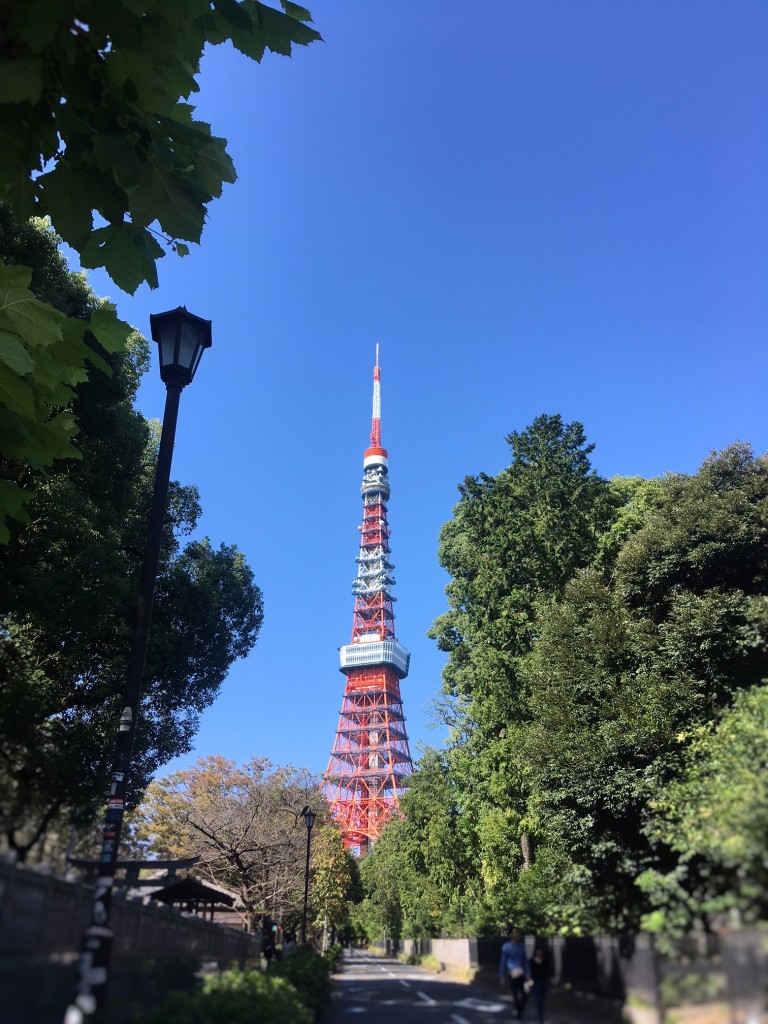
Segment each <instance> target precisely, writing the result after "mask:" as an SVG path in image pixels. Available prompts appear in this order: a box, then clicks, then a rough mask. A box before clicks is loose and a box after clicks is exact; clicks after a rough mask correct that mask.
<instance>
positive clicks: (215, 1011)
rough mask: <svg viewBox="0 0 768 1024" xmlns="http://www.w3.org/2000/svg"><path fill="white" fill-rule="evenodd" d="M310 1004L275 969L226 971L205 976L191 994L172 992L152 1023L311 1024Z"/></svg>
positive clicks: (157, 1011)
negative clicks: (212, 975) (270, 970)
mask: <svg viewBox="0 0 768 1024" xmlns="http://www.w3.org/2000/svg"><path fill="white" fill-rule="evenodd" d="M307 1005H308V1003H307V1001H306V1000H303V999H302V998H301V997H300V996H299V993H298V992H297V990H296V988H295V987H294V986H293V985H292V984H291V983H290V982H289V981H288V980H287V979H286V978H284V977H282V978H281V977H275V976H274V973H273V972H270V973H269V974H261V973H259V972H256V971H227V972H226V973H224V974H222V975H220V976H218V977H209V978H205V980H204V981H203V986H202V989H201V990H200V991H199V992H195V993H194V994H192V995H190V994H189V993H187V992H172V993H171V994H170V995H169V996H168V998H167V999H165V1000H164V1001H163V1002H162V1003H161V1005H160V1006H159V1007H158V1008H157V1010H156V1011H155V1012H154V1014H153V1015H152V1018H151V1021H150V1024H312V1021H313V1013H312V1011H311V1010H310V1009H307Z"/></svg>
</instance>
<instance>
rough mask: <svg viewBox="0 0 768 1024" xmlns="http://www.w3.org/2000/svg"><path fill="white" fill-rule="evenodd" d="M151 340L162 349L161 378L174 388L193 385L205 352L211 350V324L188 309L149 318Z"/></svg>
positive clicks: (172, 310) (169, 311) (180, 308)
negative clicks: (207, 349)
mask: <svg viewBox="0 0 768 1024" xmlns="http://www.w3.org/2000/svg"><path fill="white" fill-rule="evenodd" d="M149 324H150V328H151V331H152V340H153V341H156V342H157V345H158V348H159V349H160V377H161V378H162V380H163V383H164V384H165V385H166V386H168V385H170V386H171V387H177V388H184V387H186V386H187V384H191V382H192V378H193V377H194V376H195V370H197V367H198V365H199V363H200V359H201V358H202V355H203V349H206V348H210V347H211V321H210V320H203V319H202V318H201V317H199V316H195V315H194V313H188V312H187V309H186V307H185V306H178V307H177V308H176V309H170V310H168V312H167V313H154V314H153V315H151V316H150V318H149Z"/></svg>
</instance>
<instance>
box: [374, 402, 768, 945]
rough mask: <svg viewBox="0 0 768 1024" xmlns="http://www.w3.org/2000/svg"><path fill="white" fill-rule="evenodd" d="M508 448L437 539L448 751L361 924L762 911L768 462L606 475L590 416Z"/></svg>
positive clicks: (543, 923) (381, 871)
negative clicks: (588, 429)
mask: <svg viewBox="0 0 768 1024" xmlns="http://www.w3.org/2000/svg"><path fill="white" fill-rule="evenodd" d="M509 440H510V445H511V448H512V462H511V465H510V467H509V468H508V469H505V470H503V471H502V472H501V473H500V474H498V476H496V477H495V478H494V477H487V476H480V477H470V478H468V479H467V480H466V481H465V482H464V484H463V485H462V486H461V488H460V492H461V500H460V502H459V504H458V505H457V506H456V508H455V509H454V518H453V520H452V521H451V522H449V523H448V524H446V526H445V527H444V528H443V532H442V535H441V549H440V552H441V560H442V562H443V565H444V566H445V567H446V568H447V569H448V571H449V572H450V573H451V576H452V580H451V582H450V584H449V586H448V590H447V593H448V600H449V606H450V607H449V611H448V612H447V613H446V614H445V615H443V616H442V617H441V618H440V619H438V620H437V622H436V623H435V626H434V627H433V635H434V636H435V638H436V639H437V641H438V643H439V645H440V646H441V648H442V649H443V650H445V651H447V652H448V654H449V661H448V665H447V667H446V670H445V674H444V685H445V691H446V694H445V697H444V700H443V703H442V705H440V708H441V710H442V712H443V717H444V719H445V721H446V722H447V723H448V724H449V726H450V738H449V743H448V747H447V749H446V751H445V752H444V753H442V754H439V755H438V754H437V753H436V752H430V753H428V754H427V755H426V756H425V757H424V758H423V760H422V762H421V764H420V765H419V766H417V770H416V772H415V774H414V776H413V779H412V785H411V790H410V792H409V794H408V795H407V796H406V798H405V799H404V801H403V809H404V811H405V819H404V820H402V821H400V822H397V823H396V824H394V825H393V826H391V831H390V828H388V829H387V831H385V833H384V835H383V836H382V840H381V843H380V846H381V851H379V850H378V849H374V852H373V854H372V855H371V861H372V864H371V867H370V868H364V871H363V880H364V882H366V884H367V886H368V891H367V898H366V904H365V905H366V906H368V908H369V909H368V911H367V916H368V920H371V921H378V924H377V926H378V927H381V926H382V923H383V921H384V919H385V917H386V920H387V921H388V922H389V927H392V923H393V922H399V924H398V927H401V928H402V930H403V932H404V933H406V934H408V933H411V934H415V935H416V934H423V931H422V929H423V928H424V927H425V922H426V921H427V918H425V916H424V915H423V914H422V915H421V916H420V915H419V914H418V913H416V912H414V909H413V908H414V907H418V905H419V901H422V902H423V901H425V900H426V901H429V900H430V898H431V894H432V893H434V894H436V897H437V898H436V899H434V900H433V902H432V903H431V905H432V906H435V907H437V908H438V910H437V913H436V915H435V916H434V918H432V919H431V923H430V927H431V928H432V929H433V931H432V934H437V933H438V932H439V930H441V929H446V930H448V931H452V932H462V931H464V932H466V931H470V932H475V933H477V932H478V931H482V930H486V929H488V928H497V929H501V928H502V927H503V924H504V922H505V921H508V920H510V919H514V920H516V921H517V923H518V924H520V925H521V926H522V927H527V928H530V929H532V930H537V931H539V932H540V933H542V932H547V931H550V932H551V931H562V932H566V933H568V932H570V933H573V932H576V933H578V932H584V931H587V930H592V931H594V930H598V929H611V930H615V929H634V928H637V927H639V926H640V925H641V924H642V923H644V924H645V925H646V926H648V927H653V928H655V929H657V930H664V931H667V932H672V931H674V930H675V929H677V930H678V931H679V930H681V929H684V928H691V927H694V925H697V924H698V926H703V927H705V928H706V927H711V926H712V922H713V919H714V916H715V915H716V914H717V913H722V912H723V910H724V909H726V908H728V909H730V910H731V911H732V912H738V913H739V914H741V915H742V917H743V918H744V919H746V920H752V921H754V920H757V919H764V918H765V916H766V907H765V904H764V900H763V898H762V895H760V894H761V893H764V891H765V878H764V864H763V860H762V859H761V857H762V856H763V854H760V853H759V852H758V850H759V848H760V843H761V840H760V839H759V836H760V835H762V833H761V829H762V828H763V823H762V802H763V798H762V793H763V789H764V787H763V786H762V782H761V779H762V773H763V772H764V766H765V757H766V743H765V736H766V732H765V729H764V722H763V718H764V710H765V709H764V707H763V704H764V700H763V697H764V683H763V681H764V680H765V679H766V677H768V615H767V614H766V612H767V611H768V596H767V594H766V584H767V583H768V576H767V572H768V553H767V552H768V546H766V543H765V541H766V531H767V530H768V458H766V457H764V456H760V457H757V458H756V457H755V456H754V455H753V453H752V451H751V449H750V447H749V445H747V444H743V443H736V444H734V445H732V446H730V447H729V448H727V449H725V450H724V451H722V452H716V453H712V454H711V455H710V456H708V457H707V458H706V459H705V460H704V462H703V464H702V466H701V468H700V469H699V471H698V472H697V473H695V474H668V475H666V476H664V477H661V478H659V479H657V480H648V481H643V480H640V479H637V478H632V479H615V480H612V481H606V480H602V479H601V478H599V477H598V476H597V475H596V474H594V473H593V471H592V470H591V467H590V465H589V459H588V456H589V454H590V452H591V450H592V449H591V446H589V445H587V444H586V439H585V437H584V434H583V431H582V428H581V426H580V425H579V424H570V425H566V424H563V422H562V421H561V420H560V418H559V417H546V416H545V417H539V418H538V419H537V420H536V421H535V422H534V423H533V424H532V425H531V427H529V428H528V429H527V430H526V431H524V432H522V433H521V434H513V435H511V436H510V439H509ZM726 805H727V807H726ZM423 809H427V812H426V813H424V810H423ZM763 838H764V837H763ZM763 846H764V844H763ZM392 851H396V853H394V854H393V855H392V857H393V858H394V859H392V857H390V856H389V854H390V853H391V852H392ZM390 860H391V862H392V864H393V865H394V864H395V863H398V864H399V865H401V867H400V870H399V871H398V870H395V868H394V867H392V868H391V869H390V868H388V866H387V865H388V864H389V863H390ZM376 908H378V910H377V913H378V918H377V916H376V912H374V911H376Z"/></svg>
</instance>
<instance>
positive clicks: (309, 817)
mask: <svg viewBox="0 0 768 1024" xmlns="http://www.w3.org/2000/svg"><path fill="white" fill-rule="evenodd" d="M300 817H302V818H303V819H304V824H305V825H306V826H307V864H306V867H305V868H304V914H303V916H302V918H301V944H302V946H306V944H307V900H308V899H309V848H310V843H311V842H312V826H313V825H314V824H315V818H316V817H317V814H316V813H315V812H314V811H312V810H310V808H309V807H305V808H304V810H303V811H302V812H301V814H300Z"/></svg>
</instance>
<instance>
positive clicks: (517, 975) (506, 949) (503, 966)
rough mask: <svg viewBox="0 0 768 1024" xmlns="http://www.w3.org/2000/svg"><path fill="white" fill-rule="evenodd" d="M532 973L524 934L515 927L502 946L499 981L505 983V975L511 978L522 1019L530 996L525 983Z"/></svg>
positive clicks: (510, 984)
mask: <svg viewBox="0 0 768 1024" xmlns="http://www.w3.org/2000/svg"><path fill="white" fill-rule="evenodd" d="M530 973H531V971H530V967H529V965H528V957H527V956H526V953H525V942H524V941H523V936H522V935H521V934H520V932H519V931H518V930H517V928H513V929H512V931H511V932H510V933H509V938H508V939H507V941H506V942H505V943H504V945H503V946H502V947H501V957H500V958H499V981H500V982H502V984H503V982H504V978H505V977H506V978H508V979H509V988H510V991H511V992H512V1001H513V1002H514V1004H515V1015H516V1017H517V1020H520V1018H521V1017H522V1016H523V1010H524V1009H525V1003H526V1000H527V998H528V996H527V993H526V991H525V983H526V981H527V980H528V978H529V977H530Z"/></svg>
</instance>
